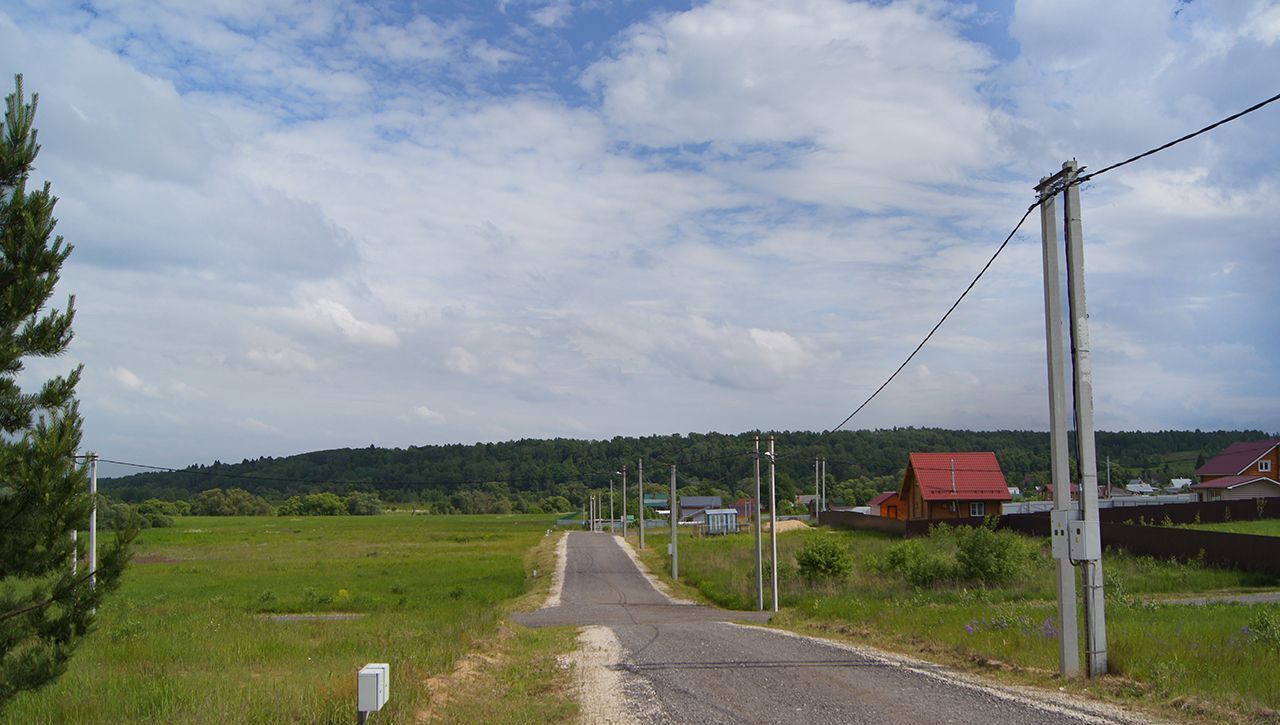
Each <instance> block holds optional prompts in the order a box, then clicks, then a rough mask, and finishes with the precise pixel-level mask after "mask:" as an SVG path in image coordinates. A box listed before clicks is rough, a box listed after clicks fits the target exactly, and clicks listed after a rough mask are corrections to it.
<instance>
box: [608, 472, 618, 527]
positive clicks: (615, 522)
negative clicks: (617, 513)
mask: <svg viewBox="0 0 1280 725" xmlns="http://www.w3.org/2000/svg"><path fill="white" fill-rule="evenodd" d="M617 523H618V520H617V519H615V518H613V476H610V477H609V533H611V534H612V533H614V532H615V531H616V529H617V526H615V524H617Z"/></svg>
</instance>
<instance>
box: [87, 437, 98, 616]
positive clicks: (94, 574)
mask: <svg viewBox="0 0 1280 725" xmlns="http://www.w3.org/2000/svg"><path fill="white" fill-rule="evenodd" d="M89 497H90V498H91V499H92V501H93V508H91V509H89V588H90V589H94V588H96V587H97V585H98V454H97V453H94V454H93V455H92V457H91V458H90V459H89ZM93 611H95V612H97V611H98V610H97V608H96V607H95V608H94V610H93Z"/></svg>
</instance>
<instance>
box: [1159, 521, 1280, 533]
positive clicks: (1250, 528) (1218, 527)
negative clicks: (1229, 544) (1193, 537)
mask: <svg viewBox="0 0 1280 725" xmlns="http://www.w3.org/2000/svg"><path fill="white" fill-rule="evenodd" d="M1182 527H1183V528H1187V529H1204V530H1205V531H1229V532H1231V533H1233V534H1257V535H1258V536H1280V519H1256V520H1253V521H1228V522H1225V523H1220V524H1184V525H1182Z"/></svg>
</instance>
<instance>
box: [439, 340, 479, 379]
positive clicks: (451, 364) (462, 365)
mask: <svg viewBox="0 0 1280 725" xmlns="http://www.w3.org/2000/svg"><path fill="white" fill-rule="evenodd" d="M445 365H447V366H448V368H449V369H450V370H452V371H454V372H457V373H462V374H463V375H475V374H476V372H478V371H479V369H480V361H479V360H478V359H476V356H475V355H472V354H471V353H470V352H467V350H466V348H462V347H457V346H455V347H451V348H449V354H448V355H447V356H446V357H445Z"/></svg>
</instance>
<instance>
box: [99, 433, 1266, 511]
mask: <svg viewBox="0 0 1280 725" xmlns="http://www.w3.org/2000/svg"><path fill="white" fill-rule="evenodd" d="M754 435H755V434H754V433H741V434H736V435H726V434H720V433H706V434H700V433H691V434H688V435H678V434H677V435H669V436H649V437H641V438H622V437H617V438H613V439H611V440H607V441H593V440H574V439H565V438H555V439H550V440H534V439H526V440H518V441H508V442H502V443H477V444H474V445H460V444H455V445H441V446H434V445H433V446H410V447H409V448H407V449H400V448H393V449H387V448H376V447H372V446H371V447H369V448H344V449H335V450H327V451H315V452H313V453H303V454H300V455H296V456H288V457H284V458H271V457H266V458H258V459H255V460H244V461H241V462H240V463H222V462H218V461H215V462H214V463H212V464H211V465H207V466H206V465H195V466H191V467H189V468H187V469H184V470H182V471H177V472H172V473H169V472H152V473H139V474H136V475H132V476H124V477H119V478H111V479H104V480H102V481H101V482H100V486H101V488H102V489H103V490H104V491H105V492H107V493H109V494H111V495H112V496H114V497H116V498H119V499H122V500H125V501H141V500H145V499H147V498H162V499H170V500H176V499H187V498H190V497H192V496H193V495H194V494H196V493H198V492H200V491H203V490H205V489H209V488H243V489H246V490H248V491H250V492H252V493H256V494H259V495H262V496H266V497H267V498H270V499H273V500H277V501H279V500H283V499H284V498H286V497H288V496H291V495H297V494H306V493H313V492H317V491H332V492H335V493H346V492H349V491H373V492H376V493H378V494H379V495H380V496H381V497H382V498H383V499H384V500H387V501H403V502H408V501H415V502H424V503H433V502H434V503H436V504H441V503H442V502H448V501H449V500H451V497H453V498H454V500H455V502H456V497H457V496H458V495H462V494H470V493H475V492H483V493H484V494H485V495H487V496H491V497H497V498H505V499H507V500H509V501H511V502H513V503H514V504H515V508H516V509H517V510H524V506H526V505H532V502H536V501H539V500H543V499H545V498H546V497H550V496H564V497H565V498H567V499H568V500H569V501H572V502H574V505H575V506H576V505H578V503H577V502H579V501H581V499H582V496H583V493H584V492H585V491H586V490H587V489H589V488H594V489H600V488H605V489H607V488H608V485H609V480H610V478H620V477H616V476H613V475H612V474H613V472H614V471H617V470H619V469H620V467H621V466H622V464H623V463H624V462H625V463H627V464H628V467H629V471H628V475H629V480H630V482H631V483H632V484H634V482H635V480H636V470H635V466H636V460H637V458H638V457H640V456H644V458H645V480H646V482H648V483H649V484H650V485H653V486H655V487H656V486H663V487H665V486H666V485H667V483H668V481H669V480H670V478H669V477H670V465H671V464H673V463H674V464H676V465H677V466H678V472H679V476H680V478H679V481H678V483H679V486H680V488H681V490H682V495H683V494H694V493H710V494H723V495H728V496H736V495H741V494H744V493H745V492H746V491H747V489H748V485H747V484H748V483H750V482H751V481H752V480H753V478H752V477H753V473H752V459H751V456H750V451H751V446H752V438H753V436H754ZM761 435H762V436H768V435H769V434H768V433H763V434H761ZM773 435H775V436H776V438H777V442H776V446H777V451H778V454H779V464H778V485H779V489H780V495H785V496H790V495H792V494H794V493H796V492H804V491H807V490H809V487H811V486H812V484H813V459H814V458H816V457H825V458H826V459H827V461H828V462H827V473H828V477H829V480H830V481H832V482H833V483H838V482H852V481H860V482H862V483H863V484H865V485H864V488H866V487H871V488H874V487H880V488H886V487H892V486H893V478H892V477H894V476H897V475H900V471H901V470H902V468H903V466H904V465H905V463H906V458H907V454H908V453H910V452H911V451H949V450H954V451H973V450H990V451H995V453H996V456H997V458H999V460H1000V465H1001V467H1002V468H1003V470H1004V472H1005V476H1006V477H1007V478H1008V480H1009V483H1010V485H1023V484H1037V483H1044V482H1047V481H1048V468H1049V440H1048V434H1047V433H1045V432H1043V431H1006V430H1002V431H967V430H946V429H941V428H893V429H885V430H865V431H847V432H844V431H842V432H839V433H835V434H833V435H830V436H824V435H822V434H820V433H812V432H805V431H784V432H778V433H774V434H773ZM1267 436H1268V434H1267V433H1264V432H1263V431H1256V430H1255V431H1212V432H1203V431H1160V432H1156V433H1140V432H1099V433H1098V434H1097V444H1098V461H1099V475H1100V476H1105V468H1104V462H1105V461H1106V459H1107V458H1108V457H1110V458H1111V460H1112V478H1113V480H1116V481H1120V482H1124V481H1127V480H1128V479H1130V478H1143V479H1144V480H1148V481H1151V480H1153V479H1154V481H1155V482H1156V483H1157V484H1159V483H1162V482H1164V481H1167V480H1168V479H1169V478H1175V477H1187V476H1190V475H1191V472H1192V471H1193V470H1194V469H1195V467H1196V465H1197V459H1198V458H1201V457H1203V458H1209V457H1212V456H1213V455H1214V454H1216V453H1217V452H1218V451H1220V450H1222V449H1223V448H1225V447H1226V446H1227V445H1229V444H1230V443H1233V442H1235V441H1240V440H1250V439H1256V438H1265V437H1267ZM867 490H871V489H870V488H868V489H867ZM455 508H456V507H455Z"/></svg>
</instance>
